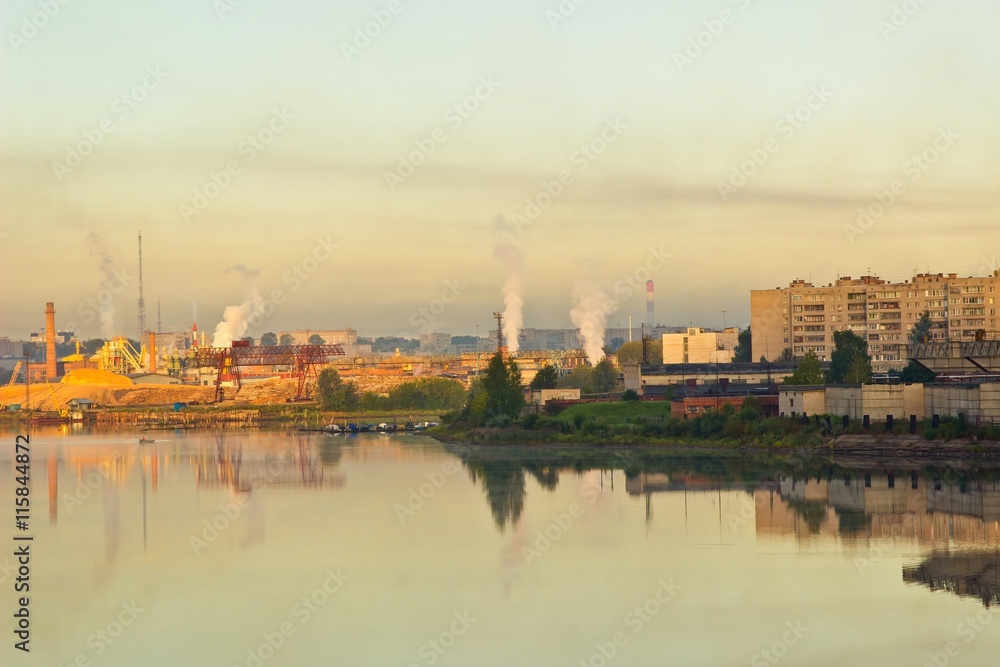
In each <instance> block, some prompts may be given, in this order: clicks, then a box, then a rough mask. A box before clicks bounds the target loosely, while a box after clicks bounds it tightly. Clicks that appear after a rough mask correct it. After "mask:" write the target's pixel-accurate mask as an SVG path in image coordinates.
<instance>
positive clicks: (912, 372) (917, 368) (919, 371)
mask: <svg viewBox="0 0 1000 667" xmlns="http://www.w3.org/2000/svg"><path fill="white" fill-rule="evenodd" d="M936 377H937V374H936V373H935V372H934V371H932V370H930V369H929V368H927V367H926V366H924V365H923V364H919V363H917V362H916V361H913V360H912V359H911V360H910V363H909V364H907V366H906V368H904V369H903V372H901V373H900V374H899V379H900V380H901V381H903V382H905V383H906V384H926V383H928V382H934V378H936Z"/></svg>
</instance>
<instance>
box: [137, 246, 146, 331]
mask: <svg viewBox="0 0 1000 667" xmlns="http://www.w3.org/2000/svg"><path fill="white" fill-rule="evenodd" d="M137 310H138V311H139V340H140V341H141V340H142V337H143V336H145V335H146V299H144V298H143V296H142V230H139V303H138V308H137Z"/></svg>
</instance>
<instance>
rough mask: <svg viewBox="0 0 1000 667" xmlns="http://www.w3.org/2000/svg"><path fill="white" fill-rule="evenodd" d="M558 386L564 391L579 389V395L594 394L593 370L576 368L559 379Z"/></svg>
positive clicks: (588, 367) (581, 367) (587, 367)
mask: <svg viewBox="0 0 1000 667" xmlns="http://www.w3.org/2000/svg"><path fill="white" fill-rule="evenodd" d="M559 386H560V387H562V388H564V389H579V390H580V393H581V394H593V393H594V369H593V368H591V367H590V366H577V367H576V368H574V369H573V370H572V372H570V374H569V375H564V376H562V377H561V378H559Z"/></svg>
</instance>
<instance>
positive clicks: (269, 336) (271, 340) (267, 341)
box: [260, 331, 278, 346]
mask: <svg viewBox="0 0 1000 667" xmlns="http://www.w3.org/2000/svg"><path fill="white" fill-rule="evenodd" d="M260 344H261V345H267V346H271V345H277V344H278V336H277V334H275V333H274V332H273V331H268V332H267V333H266V334H264V335H263V336H261V337H260Z"/></svg>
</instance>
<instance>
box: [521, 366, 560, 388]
mask: <svg viewBox="0 0 1000 667" xmlns="http://www.w3.org/2000/svg"><path fill="white" fill-rule="evenodd" d="M558 385H559V371H558V370H557V369H556V367H555V366H550V365H548V364H546V365H545V366H542V367H541V368H539V369H538V372H537V373H535V377H533V378H531V384H529V385H528V386H529V387H530V388H531V389H532V391H538V390H539V389H555V388H556V387H557V386H558Z"/></svg>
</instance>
